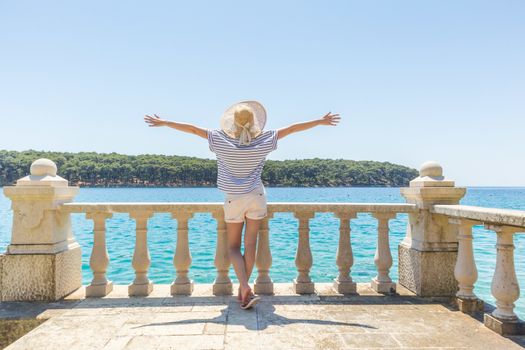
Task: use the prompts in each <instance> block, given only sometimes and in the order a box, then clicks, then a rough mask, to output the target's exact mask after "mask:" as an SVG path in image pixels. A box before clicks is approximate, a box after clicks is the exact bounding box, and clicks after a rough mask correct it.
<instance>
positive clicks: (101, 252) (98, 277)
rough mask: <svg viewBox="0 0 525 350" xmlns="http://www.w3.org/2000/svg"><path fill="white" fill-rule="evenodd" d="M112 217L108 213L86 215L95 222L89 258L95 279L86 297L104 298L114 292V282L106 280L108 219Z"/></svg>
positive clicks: (88, 287)
mask: <svg viewBox="0 0 525 350" xmlns="http://www.w3.org/2000/svg"><path fill="white" fill-rule="evenodd" d="M112 216H113V214H112V213H108V212H91V213H86V218H87V219H91V220H93V248H92V250H91V257H90V258H89V266H90V267H91V270H92V271H93V279H92V280H91V284H90V285H89V286H87V287H86V297H104V296H106V295H108V294H109V293H111V291H112V290H113V282H111V281H108V279H107V278H106V269H107V267H108V265H109V255H108V250H107V248H106V219H108V218H111V217H112Z"/></svg>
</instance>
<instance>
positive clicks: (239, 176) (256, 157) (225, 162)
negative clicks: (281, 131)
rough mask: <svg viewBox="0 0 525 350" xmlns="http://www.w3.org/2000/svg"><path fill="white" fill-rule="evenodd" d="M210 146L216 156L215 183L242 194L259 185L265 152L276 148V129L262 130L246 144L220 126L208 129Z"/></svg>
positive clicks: (230, 191)
mask: <svg viewBox="0 0 525 350" xmlns="http://www.w3.org/2000/svg"><path fill="white" fill-rule="evenodd" d="M207 135H208V143H209V146H210V150H211V151H212V152H213V153H215V154H216V156H217V170H218V171H217V173H218V174H217V187H218V188H219V190H221V191H222V192H225V193H226V194H244V193H248V192H251V191H252V190H254V189H255V188H257V187H259V186H262V181H261V174H262V170H263V166H264V162H265V161H266V156H267V155H268V154H269V153H270V152H271V151H273V150H275V149H277V130H268V131H263V132H262V133H261V134H260V135H259V136H257V137H256V138H254V139H252V141H251V143H250V144H249V145H239V140H237V139H234V138H231V137H230V136H228V135H227V134H226V133H225V132H224V131H222V130H207Z"/></svg>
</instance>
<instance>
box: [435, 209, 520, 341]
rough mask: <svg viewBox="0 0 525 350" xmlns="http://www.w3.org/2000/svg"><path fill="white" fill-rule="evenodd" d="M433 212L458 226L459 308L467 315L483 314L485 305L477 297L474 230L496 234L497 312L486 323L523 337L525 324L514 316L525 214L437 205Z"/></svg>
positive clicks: (494, 292)
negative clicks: (517, 241) (518, 237)
mask: <svg viewBox="0 0 525 350" xmlns="http://www.w3.org/2000/svg"><path fill="white" fill-rule="evenodd" d="M430 211H431V212H432V213H434V214H437V215H443V216H445V217H447V218H448V220H449V222H450V223H452V224H454V225H457V228H458V240H459V245H458V258H457V261H456V266H455V269H454V276H455V278H456V280H457V281H458V292H457V293H456V296H457V298H458V306H459V308H460V310H462V311H464V312H473V311H476V310H480V309H481V306H482V305H483V302H482V301H481V300H479V299H478V297H477V296H476V294H474V284H475V283H476V280H477V278H478V273H477V268H476V261H475V259H474V251H473V235H472V229H473V226H476V225H482V226H483V227H484V228H485V229H487V230H491V231H494V232H495V234H496V236H497V241H496V242H497V243H496V266H495V269H494V275H493V278H492V285H491V292H492V296H493V297H494V299H495V300H496V308H495V309H494V311H492V313H491V314H485V316H484V321H485V324H486V325H487V326H488V327H489V328H492V329H495V330H497V331H498V332H499V333H504V334H513V333H514V334H516V333H521V332H522V331H523V324H522V323H521V322H520V321H519V319H518V316H517V315H516V313H515V312H514V302H515V301H516V300H518V298H519V295H520V288H519V284H518V279H517V277H516V270H515V267H514V234H515V233H520V232H521V233H525V211H520V210H508V209H495V208H482V207H473V206H466V205H434V206H433V207H432V208H431V210H430Z"/></svg>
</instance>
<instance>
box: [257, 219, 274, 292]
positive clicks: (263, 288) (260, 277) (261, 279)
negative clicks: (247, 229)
mask: <svg viewBox="0 0 525 350" xmlns="http://www.w3.org/2000/svg"><path fill="white" fill-rule="evenodd" d="M272 216H273V213H270V212H268V216H267V217H266V218H264V219H263V220H262V222H261V228H260V229H259V239H258V241H257V255H256V257H255V264H256V266H257V279H256V280H255V286H254V289H255V293H256V294H273V281H272V279H271V278H270V267H271V266H272V253H271V251H270V235H269V228H268V223H269V220H270V219H271V218H272Z"/></svg>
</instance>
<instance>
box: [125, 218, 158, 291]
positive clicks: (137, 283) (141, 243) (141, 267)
mask: <svg viewBox="0 0 525 350" xmlns="http://www.w3.org/2000/svg"><path fill="white" fill-rule="evenodd" d="M129 216H130V217H131V218H132V219H134V220H135V231H136V237H135V250H134V252H133V261H132V263H131V265H132V266H133V268H134V269H135V280H134V281H133V283H132V284H130V285H129V286H128V294H129V295H130V296H145V295H149V294H150V293H151V291H152V290H153V283H152V282H151V281H150V280H149V278H148V269H149V267H150V265H151V258H150V255H149V250H148V236H147V234H148V219H149V218H150V217H151V216H152V212H148V211H138V212H132V213H130V215H129Z"/></svg>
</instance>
